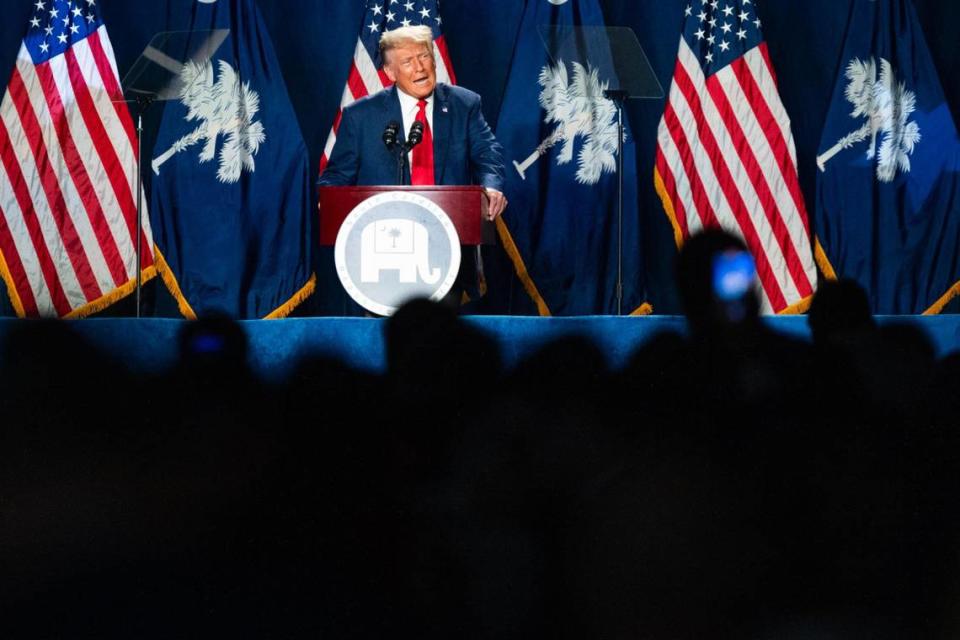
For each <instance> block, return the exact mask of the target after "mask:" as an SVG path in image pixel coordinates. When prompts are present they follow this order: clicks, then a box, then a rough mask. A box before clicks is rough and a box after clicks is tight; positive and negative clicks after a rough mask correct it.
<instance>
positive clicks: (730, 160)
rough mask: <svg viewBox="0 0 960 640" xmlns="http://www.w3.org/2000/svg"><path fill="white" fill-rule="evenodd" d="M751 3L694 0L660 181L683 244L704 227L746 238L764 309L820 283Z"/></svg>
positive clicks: (664, 134)
mask: <svg viewBox="0 0 960 640" xmlns="http://www.w3.org/2000/svg"><path fill="white" fill-rule="evenodd" d="M760 26H761V23H760V19H759V18H758V17H757V12H756V6H755V5H754V3H753V2H751V0H690V2H689V3H688V5H687V6H686V8H685V10H684V25H683V33H682V34H681V36H680V49H679V52H678V53H677V63H676V67H675V68H674V74H673V83H672V85H671V87H670V95H669V97H668V99H667V104H666V108H665V110H664V114H663V118H662V119H661V120H660V126H659V128H658V130H657V158H656V169H655V176H654V181H655V184H656V188H657V192H658V193H659V194H660V198H661V200H662V201H663V205H664V208H665V209H666V211H667V215H668V216H669V217H670V220H671V222H672V223H673V227H674V234H675V238H676V241H677V244H678V245H681V244H682V243H683V241H684V240H685V239H686V238H687V237H689V236H690V234H692V233H695V232H696V231H698V230H699V229H702V228H704V227H718V226H719V227H722V228H724V229H726V230H727V231H730V232H732V233H734V234H736V235H738V236H740V237H742V238H743V239H744V240H745V242H746V243H747V246H748V247H749V249H750V251H751V253H752V254H753V257H754V259H755V261H756V264H757V273H758V275H759V279H760V285H761V288H762V295H761V296H760V297H761V304H762V309H763V311H764V312H765V313H771V312H772V313H796V312H801V311H803V310H804V309H805V306H806V305H807V304H809V301H810V298H811V296H812V295H813V291H814V289H815V287H816V278H817V272H816V266H815V263H814V259H813V252H812V251H811V241H810V225H809V222H808V218H807V211H806V207H805V205H804V202H803V195H802V193H801V192H800V185H799V182H798V180H797V161H796V157H797V155H796V150H795V148H794V142H793V134H792V133H791V132H790V119H789V118H788V117H787V113H786V110H785V109H784V107H783V104H782V102H781V101H780V96H779V93H778V91H777V80H776V76H775V73H774V70H773V65H772V63H771V61H770V56H769V54H768V51H767V45H766V43H765V42H764V41H763V35H762V34H761V31H760Z"/></svg>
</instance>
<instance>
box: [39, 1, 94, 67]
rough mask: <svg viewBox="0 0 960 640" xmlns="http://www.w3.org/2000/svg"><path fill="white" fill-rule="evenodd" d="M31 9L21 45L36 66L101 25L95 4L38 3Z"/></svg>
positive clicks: (81, 2)
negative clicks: (22, 44) (32, 11)
mask: <svg viewBox="0 0 960 640" xmlns="http://www.w3.org/2000/svg"><path fill="white" fill-rule="evenodd" d="M33 6H34V8H35V11H34V15H33V16H32V17H31V18H30V22H29V30H28V33H27V35H26V37H25V38H24V44H25V45H26V48H27V51H28V52H29V53H30V56H31V58H32V59H33V62H34V63H35V64H40V63H42V62H44V61H46V60H49V59H50V58H52V57H54V56H57V55H60V54H62V53H63V52H64V51H66V50H67V49H68V48H69V47H70V45H72V44H73V43H75V42H79V41H80V40H82V39H84V38H86V37H87V36H88V35H89V34H90V33H92V32H94V31H96V30H97V29H98V28H99V27H100V25H101V24H102V21H101V20H100V16H99V15H98V13H97V10H96V0H37V2H35V3H34V5H33Z"/></svg>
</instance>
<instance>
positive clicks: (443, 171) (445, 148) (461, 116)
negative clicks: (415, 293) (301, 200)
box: [319, 26, 507, 301]
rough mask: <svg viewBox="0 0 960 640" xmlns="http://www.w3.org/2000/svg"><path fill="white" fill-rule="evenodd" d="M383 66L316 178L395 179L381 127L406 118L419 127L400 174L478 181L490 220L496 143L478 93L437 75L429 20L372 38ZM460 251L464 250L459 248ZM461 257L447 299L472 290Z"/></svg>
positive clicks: (496, 205)
mask: <svg viewBox="0 0 960 640" xmlns="http://www.w3.org/2000/svg"><path fill="white" fill-rule="evenodd" d="M380 51H381V57H382V59H383V70H384V72H385V73H386V75H387V77H388V78H389V79H390V80H391V81H392V82H393V83H394V84H393V86H391V87H390V88H389V89H384V90H383V91H380V92H378V93H375V94H373V95H371V96H367V97H366V98H363V99H361V100H358V101H356V102H354V103H353V104H351V105H349V106H348V107H346V108H345V109H344V110H343V116H342V118H341V121H340V128H339V130H338V131H337V142H336V144H335V145H334V147H333V153H332V154H331V155H330V160H329V162H328V164H327V167H326V169H324V172H323V175H322V176H321V177H320V181H319V184H320V186H322V187H323V186H348V185H388V184H395V183H396V181H397V158H396V153H395V151H394V150H392V149H387V146H386V145H385V144H384V141H383V133H384V130H385V128H386V127H387V125H388V124H389V123H391V122H395V123H398V124H399V123H402V130H401V131H400V132H398V136H397V137H398V142H403V141H405V140H406V138H407V136H408V135H409V132H410V129H411V128H412V127H413V124H414V122H417V121H420V122H421V123H422V125H423V128H424V135H423V142H421V143H420V144H419V145H417V146H415V147H414V149H413V151H411V152H410V154H409V156H408V157H409V162H408V163H407V167H408V169H406V170H405V181H410V183H411V184H414V185H416V184H422V185H431V184H437V185H465V184H479V185H480V186H482V187H484V189H485V191H486V193H487V196H488V197H489V200H490V201H489V207H488V213H487V215H488V217H489V219H490V220H495V219H496V218H497V216H499V215H500V214H501V213H503V210H504V209H505V208H506V206H507V199H506V197H505V196H504V195H503V182H504V171H505V169H504V161H503V149H502V147H501V146H500V144H499V143H498V142H497V141H496V138H495V137H494V135H493V132H492V131H491V130H490V127H489V126H488V125H487V122H486V120H484V118H483V113H482V112H481V111H480V96H478V95H477V94H476V93H474V92H472V91H469V90H468V89H464V88H462V87H456V86H452V85H447V84H442V83H441V84H438V83H437V74H436V61H435V59H434V54H433V33H432V31H431V29H430V28H429V27H426V26H418V27H412V26H411V27H401V28H399V29H394V30H392V31H388V32H386V33H384V34H383V37H381V39H380ZM465 257H466V255H465ZM476 257H477V259H476V262H474V261H473V260H469V259H466V260H464V261H463V264H462V265H461V270H460V276H459V277H458V278H457V286H455V287H454V291H453V292H451V294H452V295H451V296H448V297H449V298H451V299H454V298H455V299H456V300H457V301H459V298H460V295H459V294H460V293H462V292H463V291H464V290H467V291H474V290H475V286H474V285H475V283H476V282H477V279H478V273H479V270H480V269H481V267H480V264H479V253H477V254H476Z"/></svg>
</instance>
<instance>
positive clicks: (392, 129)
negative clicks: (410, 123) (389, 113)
mask: <svg viewBox="0 0 960 640" xmlns="http://www.w3.org/2000/svg"><path fill="white" fill-rule="evenodd" d="M399 133H400V123H399V122H397V121H395V120H393V121H390V122H388V123H387V128H386V129H384V130H383V144H385V145H387V149H391V150H392V149H393V147H394V146H395V145H396V144H397V134H399Z"/></svg>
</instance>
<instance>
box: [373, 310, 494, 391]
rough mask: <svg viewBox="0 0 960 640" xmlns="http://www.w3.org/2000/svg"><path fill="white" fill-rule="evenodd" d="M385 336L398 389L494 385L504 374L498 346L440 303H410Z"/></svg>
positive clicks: (389, 366)
mask: <svg viewBox="0 0 960 640" xmlns="http://www.w3.org/2000/svg"><path fill="white" fill-rule="evenodd" d="M384 333H385V338H386V354H387V371H388V374H389V376H390V378H391V379H392V380H393V383H394V385H398V384H399V385H400V386H401V387H404V388H405V387H407V386H419V387H421V388H429V387H428V385H432V386H434V387H435V388H436V389H441V388H442V389H447V390H450V389H451V387H453V388H456V386H458V385H461V384H468V381H471V382H470V383H472V382H476V383H480V382H481V381H485V382H486V383H488V384H489V383H490V382H492V378H493V377H495V376H496V375H498V374H499V369H500V355H499V352H498V351H497V348H496V345H495V344H494V343H493V342H492V341H491V340H490V339H489V338H487V337H486V336H484V335H483V334H481V333H480V332H478V331H477V330H476V329H474V328H473V327H471V326H470V325H468V324H467V323H465V322H463V321H462V320H461V319H460V318H458V317H457V315H456V312H454V311H453V310H451V309H449V308H447V307H445V306H443V305H441V304H439V303H437V302H432V301H430V300H427V299H422V298H421V299H417V300H412V301H410V302H407V303H406V304H404V305H403V306H402V307H400V309H398V310H397V312H396V313H395V314H393V316H391V317H390V318H389V319H388V320H387V322H386V326H385V329H384ZM461 391H463V390H461ZM469 391H470V393H476V388H470V390H469Z"/></svg>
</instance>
